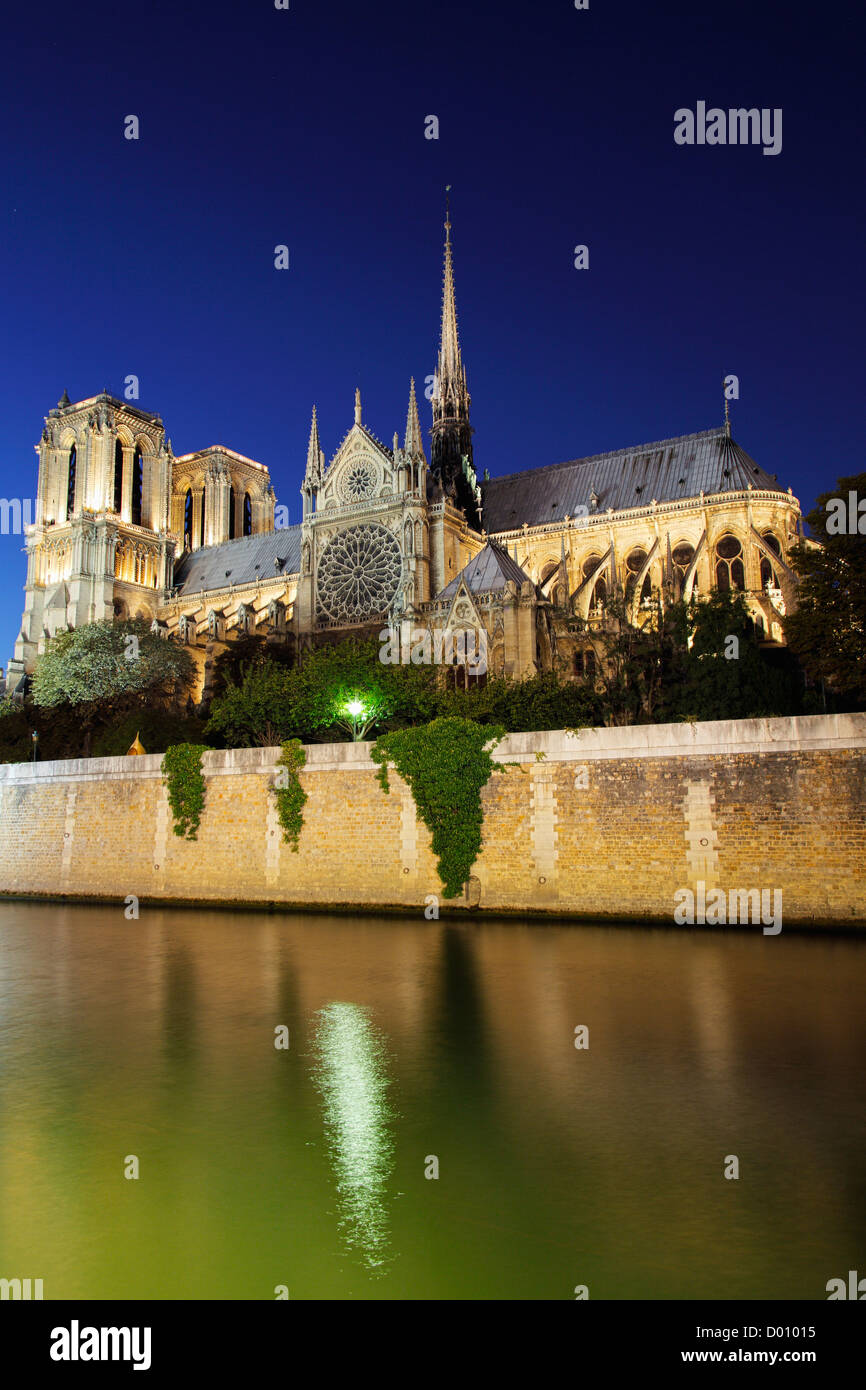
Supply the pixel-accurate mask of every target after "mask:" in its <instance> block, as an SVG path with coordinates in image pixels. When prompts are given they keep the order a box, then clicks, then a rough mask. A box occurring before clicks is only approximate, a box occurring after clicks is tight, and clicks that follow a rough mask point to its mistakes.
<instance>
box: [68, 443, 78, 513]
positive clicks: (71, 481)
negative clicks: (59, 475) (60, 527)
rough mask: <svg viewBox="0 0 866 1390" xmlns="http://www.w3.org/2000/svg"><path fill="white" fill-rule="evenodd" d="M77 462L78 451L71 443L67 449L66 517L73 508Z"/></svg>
mask: <svg viewBox="0 0 866 1390" xmlns="http://www.w3.org/2000/svg"><path fill="white" fill-rule="evenodd" d="M77 463H78V451H77V449H76V448H75V445H74V444H73V446H72V448H71V449H70V450H69V472H68V474H67V480H66V519H67V521H68V520H69V518H70V517H71V516H72V513H73V511H74V510H75V471H76V468H77Z"/></svg>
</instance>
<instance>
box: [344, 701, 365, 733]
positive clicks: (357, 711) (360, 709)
mask: <svg viewBox="0 0 866 1390" xmlns="http://www.w3.org/2000/svg"><path fill="white" fill-rule="evenodd" d="M346 713H347V714H348V715H349V717H350V719H351V721H352V738H353V740H354V742H355V743H357V742H358V740H359V739H360V737H361V735H360V734H359V732H358V723H359V720H360V719H361V716H362V715H363V713H364V706H363V705H362V704H361V701H360V700H349V701H348V703H347V705H346Z"/></svg>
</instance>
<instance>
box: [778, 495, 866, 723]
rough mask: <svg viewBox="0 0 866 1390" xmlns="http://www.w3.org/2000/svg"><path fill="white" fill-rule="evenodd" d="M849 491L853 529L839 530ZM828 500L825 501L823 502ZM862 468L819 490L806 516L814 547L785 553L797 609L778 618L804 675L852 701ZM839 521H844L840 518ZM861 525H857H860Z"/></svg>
mask: <svg viewBox="0 0 866 1390" xmlns="http://www.w3.org/2000/svg"><path fill="white" fill-rule="evenodd" d="M852 492H853V493H854V495H855V517H854V520H855V521H856V522H857V523H858V524H857V529H856V530H852V529H849V527H850V517H849V516H847V515H846V517H845V521H846V522H847V523H848V526H846V529H841V527H840V524H839V513H840V510H843V509H841V508H840V507H839V505H838V503H837V504H836V505H835V506H834V505H832V503H833V501H834V499H841V501H842V502H843V503H844V512H845V513H846V514H847V513H848V512H849V493H852ZM828 503H830V504H831V505H830V506H829V507H828ZM858 503H866V473H855V474H854V475H853V476H851V477H847V478H840V479H839V481H838V483H837V484H836V487H835V489H834V490H833V491H832V492H823V493H821V495H820V496H819V498H818V501H817V505H816V506H815V508H814V510H813V511H811V512H809V513H808V515H807V517H806V520H807V521H808V523H809V526H810V528H811V530H812V531H813V532H814V535H815V539H816V540H817V541H818V542H819V543H820V546H815V545H808V544H802V543H801V544H800V545H799V546H797V547H796V548H795V549H794V550H792V552H791V556H792V563H793V565H794V567H795V569H796V570H797V572H798V574H799V575H800V587H799V590H798V593H797V611H796V612H794V613H789V614H788V615H787V616H786V617H785V619H784V626H785V636H786V638H787V640H788V643H789V645H790V647H791V650H792V651H794V652H795V653H796V654H797V656H798V657H799V659H800V662H801V663H802V665H803V668H804V670H805V671H806V674H807V676H809V677H810V679H811V680H813V681H816V682H818V681H824V682H825V683H826V685H827V686H828V687H829V689H830V690H831V691H834V692H836V693H837V694H838V695H840V696H842V697H844V698H846V699H847V700H848V701H849V702H853V703H854V704H855V705H858V704H859V705H862V704H863V703H864V701H866V507H864V512H863V513H858V512H857V511H856V507H857V504H858ZM843 524H844V523H843ZM861 527H862V530H861V529H860V528H861Z"/></svg>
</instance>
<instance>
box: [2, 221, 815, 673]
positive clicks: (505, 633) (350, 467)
mask: <svg viewBox="0 0 866 1390" xmlns="http://www.w3.org/2000/svg"><path fill="white" fill-rule="evenodd" d="M432 408H433V418H432V430H431V432H430V443H429V459H428V452H427V451H426V450H425V444H424V431H423V429H422V425H421V418H420V413H419V405H418V399H417V395H416V390H415V383H414V381H413V382H412V384H411V386H410V390H409V406H408V413H407V418H406V429H405V433H404V436H403V443H402V445H401V444H400V439H399V436H398V435H397V434H396V433H395V435H394V437H393V441H392V444H391V446H390V447H388V446H386V445H385V444H383V443H382V442H381V440H379V439H377V438H376V436H375V435H374V434H372V433H371V431H370V430H369V429H368V428H367V426H366V425H365V424H364V422H363V418H362V404H361V398H360V393H359V392H357V391H356V393H355V407H354V420H353V423H352V425H351V428H350V429H349V432H348V434H346V436H345V438H344V439H343V441H342V443H341V444H340V445H339V447H338V449H337V451H336V453H335V454H334V455H333V457H332V459H331V461H330V463H327V462H326V456H325V453H324V450H323V449H322V446H321V444H320V439H319V421H318V420H317V418H316V411H315V408H314V409H313V420H312V428H311V430H310V439H309V447H308V449H307V461H306V469H305V471H304V477H303V483H302V485H301V497H302V519H301V522H300V524H298V525H294V526H281V525H280V524H279V513H280V511H283V512H284V511H285V508H277V507H276V506H275V502H276V499H275V496H274V490H273V488H272V486H271V481H270V476H269V474H268V470H267V469H266V468H265V467H264V466H263V465H262V464H260V463H256V462H255V461H254V460H252V459H249V458H246V457H245V456H244V455H243V454H239V453H236V452H235V451H234V450H232V449H228V448H224V447H222V446H212V447H210V448H207V449H202V450H199V451H197V452H195V453H191V454H183V455H181V456H175V454H174V453H173V452H172V447H171V441H170V440H168V439H167V438H166V435H165V430H164V427H163V423H162V419H161V417H160V416H159V415H151V414H148V413H147V412H146V411H143V410H138V409H136V408H135V407H133V406H132V405H130V404H128V403H124V402H121V401H119V400H116V399H115V398H114V397H112V396H110V395H107V394H102V395H98V396H92V397H90V398H88V399H87V400H83V401H78V402H76V403H74V404H73V403H72V402H71V401H70V400H69V398H68V396H66V395H65V394H64V397H63V399H62V400H61V401H60V402H59V403H58V405H57V406H56V407H55V408H54V409H53V410H51V411H49V413H48V415H47V417H46V419H45V428H44V430H43V432H42V439H41V441H40V443H39V444H38V445H37V452H38V455H39V476H38V492H37V506H36V522H35V524H34V525H33V526H31V527H29V528H28V530H27V536H26V539H27V581H26V586H25V607H24V616H23V619H22V624H21V632H20V635H19V637H18V640H17V642H16V645H15V655H14V658H13V660H12V661H11V662H10V663H9V668H8V673H7V690H10V691H14V690H16V689H18V690H19V691H21V690H23V689H24V688H25V685H26V678H27V676H28V674H29V673H30V672H31V671H32V670H33V666H34V663H35V661H36V658H37V657H38V655H39V654H40V652H42V651H43V650H44V649H45V645H46V643H47V642H48V641H50V639H51V638H52V637H53V636H54V634H55V633H57V632H58V631H60V630H62V629H64V628H72V627H77V626H78V625H80V624H82V623H87V622H94V621H96V620H99V619H106V618H114V619H123V618H128V617H143V618H144V619H146V620H147V621H148V622H149V623H150V624H151V625H152V628H153V630H154V631H157V632H159V633H160V634H161V635H162V636H164V637H166V638H167V639H171V640H174V641H179V642H183V643H186V644H188V645H189V646H190V648H191V649H193V651H194V653H195V655H196V657H197V661H198V665H199V669H200V673H201V680H200V684H199V693H200V695H202V696H204V697H206V696H207V685H208V672H209V670H210V667H211V663H212V659H213V657H214V656H215V655H216V654H217V653H218V652H219V651H220V650H221V649H222V648H223V646H224V645H225V644H227V643H230V642H232V641H233V640H236V639H237V638H238V637H240V636H253V635H257V636H261V637H264V638H265V639H266V641H267V642H268V643H269V644H282V645H287V646H289V647H290V648H291V649H292V651H293V652H294V653H295V654H297V653H300V652H302V651H303V649H304V647H305V646H308V645H310V644H311V643H313V642H318V641H326V640H329V639H330V640H332V639H333V637H334V636H335V635H337V636H341V635H348V634H350V633H363V634H367V633H375V634H376V635H379V636H380V637H383V636H384V631H385V629H386V628H387V630H388V632H390V633H391V634H398V635H399V636H400V637H401V638H402V651H403V653H404V659H405V654H406V652H407V650H408V644H409V643H410V642H411V641H412V639H413V635H414V634H418V633H419V632H420V633H428V634H431V635H432V636H434V637H437V650H439V651H441V650H445V651H448V652H461V651H474V652H476V653H477V652H478V650H480V649H481V648H482V644H483V650H484V651H485V653H486V654H487V658H486V661H485V663H484V667H485V668H486V669H487V670H489V671H491V672H493V673H495V674H507V675H513V676H517V677H522V676H527V675H530V674H532V673H533V672H535V671H538V670H546V669H550V668H551V667H552V666H554V665H555V666H558V668H559V669H561V670H564V671H566V672H569V671H571V672H573V673H578V672H582V671H586V670H587V669H589V668H588V665H587V663H588V661H589V654H590V653H591V650H592V630H593V627H594V625H596V624H598V623H601V622H602V621H603V614H604V605H605V602H606V600H607V599H608V598H609V597H610V596H612V595H614V594H620V595H622V596H623V597H624V598H625V600H626V602H627V604H628V614H629V618H630V620H631V621H632V622H634V623H643V622H646V621H647V620H648V618H649V616H650V615H651V614H652V612H653V611H654V609H656V608H657V606H658V605H663V604H664V603H666V602H669V601H670V600H671V599H676V598H679V597H686V598H688V597H690V596H691V595H692V594H700V593H707V592H709V591H710V589H712V588H714V587H722V588H733V589H739V590H741V591H743V593H744V594H745V596H746V600H747V603H748V606H749V609H750V612H751V614H752V616H753V619H754V621H755V623H756V625H757V628H758V631H759V634H760V635H761V636H762V637H763V639H764V640H765V641H767V642H781V641H782V640H783V638H782V628H781V623H780V621H779V619H780V616H781V615H783V614H784V612H785V611H786V605H791V604H793V603H794V602H795V601H796V584H797V581H796V576H795V574H794V573H793V571H792V569H791V568H790V566H789V563H788V556H789V550H790V547H791V546H792V545H794V544H795V543H796V542H797V540H798V539H799V534H800V533H801V531H802V523H801V518H800V507H799V504H798V502H797V500H796V498H794V497H793V496H792V494H791V490H790V488H789V489H787V491H786V490H784V489H783V488H781V487H780V486H778V484H777V482H776V478H775V476H770V475H769V474H767V473H765V472H764V471H763V470H762V469H761V468H760V467H759V466H758V465H757V464H756V463H755V462H754V460H753V459H751V458H750V457H749V455H748V454H747V453H745V451H744V450H743V449H741V448H740V446H739V445H738V444H736V443H735V442H734V440H733V438H732V437H731V431H730V425H729V423H728V422H727V421H726V423H725V424H724V425H723V426H721V427H720V428H717V429H710V430H705V431H703V432H701V433H698V434H687V435H679V436H676V437H674V438H671V439H664V440H660V441H658V442H656V443H653V444H642V445H639V446H637V447H632V448H626V449H615V450H612V451H611V452H609V453H604V454H597V455H594V456H593V457H590V458H581V459H576V460H573V461H570V462H565V463H555V464H551V465H549V466H546V467H545V466H543V467H538V468H531V469H526V470H524V471H521V472H517V473H509V474H505V475H504V476H500V477H496V478H491V477H490V476H489V473H488V471H487V470H485V473H484V477H483V479H482V480H481V481H480V482H479V479H478V478H477V476H476V473H475V468H474V462H473V443H472V433H473V432H472V426H471V424H470V413H469V411H470V395H469V390H468V386H467V377H466V368H465V366H464V363H463V358H462V354H461V350H460V339H459V335H458V327H457V307H456V297H455V289H454V264H453V251H452V242H451V223H450V218H448V219H446V223H445V272H444V285H443V294H442V320H441V332H440V343H439V358H438V364H437V370H436V372H435V374H434V376H433V382H432ZM575 618H580V619H583V620H584V621H583V623H576V622H575V621H574V619H575ZM443 634H444V635H445V637H446V638H447V637H449V636H450V637H452V638H453V637H454V636H455V635H457V636H459V637H461V638H462V639H464V641H463V644H462V645H461V643H460V642H457V643H455V642H453V641H452V642H451V643H450V645H449V644H448V643H447V642H446V643H445V644H444V646H443V641H442V635H443ZM398 649H400V643H399V641H398ZM452 660H453V661H456V662H457V663H458V666H459V661H458V658H457V657H456V656H454V657H452ZM477 669H479V670H480V669H482V668H481V667H477ZM453 674H454V675H455V676H457V677H459V675H460V671H455V672H453ZM462 674H463V678H464V679H469V678H470V675H469V668H467V669H465V670H464V671H463V673H462Z"/></svg>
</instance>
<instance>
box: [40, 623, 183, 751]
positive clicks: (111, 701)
mask: <svg viewBox="0 0 866 1390" xmlns="http://www.w3.org/2000/svg"><path fill="white" fill-rule="evenodd" d="M195 671H196V668H195V662H194V661H193V659H192V657H191V656H190V654H189V652H188V651H187V650H186V648H185V647H180V646H178V645H177V644H176V643H174V642H171V641H168V640H166V639H165V638H163V637H159V636H157V634H156V633H152V632H151V631H150V628H149V626H148V624H147V623H146V622H145V620H144V619H143V618H132V619H126V620H125V621H123V622H112V621H111V620H105V621H102V622H97V623H85V624H84V625H83V626H82V627H78V628H74V629H72V630H70V631H66V632H59V633H58V634H57V636H56V637H54V638H52V640H51V642H50V643H49V646H48V649H47V651H45V652H44V653H43V654H42V656H40V657H39V658H38V659H37V662H36V667H35V670H34V672H33V680H32V685H31V699H32V702H33V704H34V705H37V706H42V707H47V708H50V709H58V708H59V707H61V706H64V705H65V706H70V705H71V706H74V707H75V709H76V710H77V712H78V719H79V723H80V727H81V729H82V731H83V740H84V752H85V756H86V755H87V754H88V753H89V749H90V737H91V734H92V731H93V729H94V727H95V726H96V725H97V724H104V723H106V722H107V721H109V720H112V719H116V718H117V717H118V716H120V715H122V714H124V713H127V712H129V711H131V710H133V709H144V708H147V707H151V706H153V705H157V706H159V707H162V708H167V707H170V706H171V705H173V704H176V703H178V702H179V701H180V700H181V699H182V698H183V697H184V696H187V695H188V694H189V691H190V689H191V687H192V684H193V681H194V679H195Z"/></svg>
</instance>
